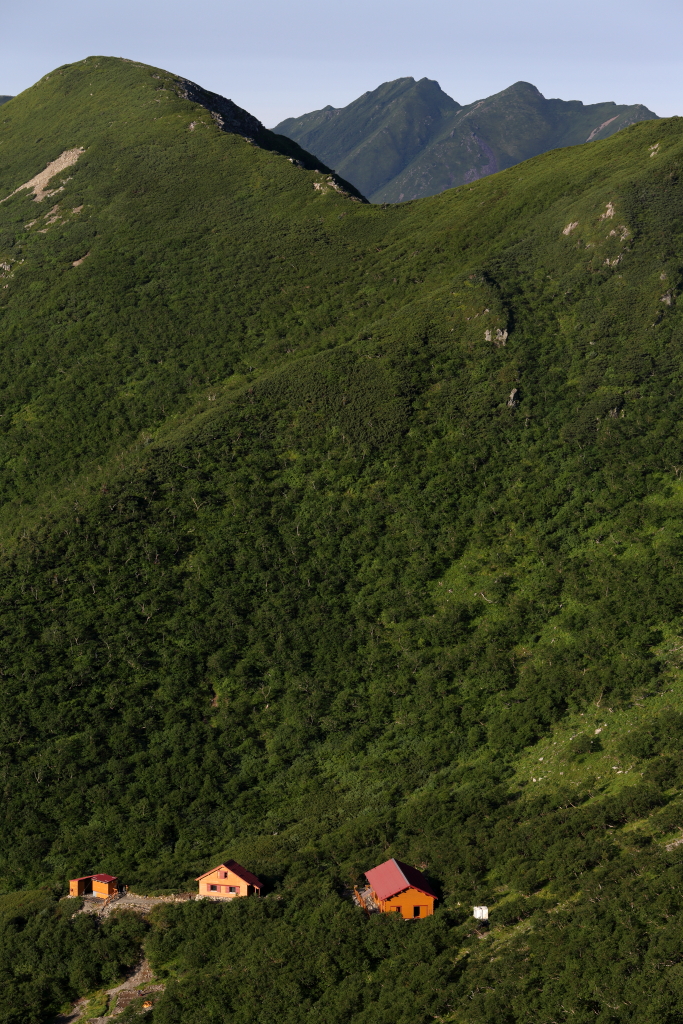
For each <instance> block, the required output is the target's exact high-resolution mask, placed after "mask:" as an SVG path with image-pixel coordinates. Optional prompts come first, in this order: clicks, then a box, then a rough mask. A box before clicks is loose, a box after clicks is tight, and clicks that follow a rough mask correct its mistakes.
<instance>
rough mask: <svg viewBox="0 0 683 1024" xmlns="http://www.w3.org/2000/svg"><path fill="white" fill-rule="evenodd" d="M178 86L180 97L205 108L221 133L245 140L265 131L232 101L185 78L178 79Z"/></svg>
mask: <svg viewBox="0 0 683 1024" xmlns="http://www.w3.org/2000/svg"><path fill="white" fill-rule="evenodd" d="M178 85H179V87H180V94H181V96H182V97H183V98H184V99H186V100H191V101H192V102H193V103H199V104H200V105H201V106H202V107H206V109H207V110H208V111H209V113H210V114H211V116H212V117H213V119H214V121H215V122H216V124H217V125H218V126H219V128H222V129H223V131H225V132H231V133H232V134H233V135H242V136H243V137H244V138H245V139H254V138H256V136H257V135H259V134H260V133H261V132H263V131H265V128H264V126H263V125H262V124H261V122H260V121H259V120H258V118H256V117H254V115H253V114H250V113H249V111H248V110H243V109H242V107H238V106H237V104H236V103H233V101H232V100H227V99H226V98H225V97H224V96H219V95H218V93H216V92H209V91H208V89H203V88H202V87H201V85H197V83H196V82H190V81H188V79H186V78H179V79H178Z"/></svg>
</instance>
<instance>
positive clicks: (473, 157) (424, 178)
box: [273, 78, 657, 203]
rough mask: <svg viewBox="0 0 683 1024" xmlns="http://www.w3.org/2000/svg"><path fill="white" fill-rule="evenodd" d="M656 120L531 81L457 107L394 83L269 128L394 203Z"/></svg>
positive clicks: (412, 84)
mask: <svg viewBox="0 0 683 1024" xmlns="http://www.w3.org/2000/svg"><path fill="white" fill-rule="evenodd" d="M656 117H657V115H656V114H654V113H653V112H652V111H651V110H648V108H647V107H644V106H643V105H642V104H633V105H631V106H624V105H618V104H616V103H592V104H588V105H585V104H584V103H582V102H581V101H580V100H569V101H566V100H556V99H546V98H545V96H543V95H542V93H541V92H539V90H538V89H537V88H536V86H534V85H531V84H530V83H528V82H516V83H515V84H514V85H511V86H510V87H509V88H508V89H504V90H503V91H502V92H499V93H496V94H495V95H493V96H489V97H488V98H487V99H483V100H477V101H476V102H475V103H470V104H468V105H467V106H461V105H460V104H459V103H456V101H455V100H453V99H451V97H450V96H448V95H447V94H446V93H445V92H444V91H443V89H442V88H441V86H440V85H439V83H438V82H434V81H432V80H431V79H429V78H422V79H420V80H419V81H418V82H416V81H415V79H414V78H398V79H396V81H394V82H385V83H384V84H383V85H380V86H379V88H378V89H375V90H374V91H372V92H366V93H364V94H363V95H362V96H360V97H359V98H358V99H357V100H354V101H353V103H349V105H348V106H346V107H331V106H327V107H324V108H323V109H322V110H314V111H312V112H311V113H310V114H303V115H302V116H301V117H297V118H288V119H287V120H285V121H282V122H281V123H280V124H279V125H277V126H276V128H274V129H273V130H274V131H275V132H278V133H280V134H281V135H286V136H288V137H289V138H290V139H293V140H294V141H295V142H298V143H299V145H301V146H303V147H304V148H305V149H308V150H310V151H311V152H313V153H316V154H317V155H318V156H319V157H320V158H321V159H322V160H325V162H326V163H328V164H330V165H331V166H332V167H335V168H337V169H338V171H339V173H340V174H343V175H344V177H346V178H348V180H349V181H352V182H353V183H354V185H355V186H356V187H357V188H358V189H360V191H361V192H362V193H363V194H364V195H366V196H368V198H369V199H370V201H371V202H373V203H384V202H390V203H394V202H401V201H405V200H408V199H418V198H420V197H421V196H430V195H436V194H437V193H439V192H443V191H444V190H445V189H447V188H453V187H454V186H456V185H462V184H466V183H467V182H472V181H476V180H477V179H478V178H483V177H486V175H488V174H494V173H495V172H496V171H502V170H504V169H505V168H506V167H511V166H512V165H513V164H517V163H520V161H522V160H527V159H529V158H530V157H532V156H537V155H538V154H539V153H545V152H546V151H547V150H550V149H558V148H559V147H561V146H574V145H578V144H579V143H582V142H592V141H593V140H595V139H605V138H607V137H608V136H610V135H614V134H615V132H618V131H619V130H620V129H621V128H625V127H626V126H627V125H629V124H634V123H635V122H637V121H647V120H651V119H652V118H656Z"/></svg>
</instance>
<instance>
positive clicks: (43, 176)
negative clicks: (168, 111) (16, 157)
mask: <svg viewBox="0 0 683 1024" xmlns="http://www.w3.org/2000/svg"><path fill="white" fill-rule="evenodd" d="M81 153H85V150H84V149H65V150H64V152H63V153H62V155H61V156H58V157H57V159H56V160H53V161H52V162H51V163H49V164H48V165H47V167H46V168H45V170H44V171H41V172H40V174H36V176H35V178H31V180H30V181H27V182H26V183H25V184H24V185H20V186H19V188H15V190H14V192H10V194H9V195H8V196H5V198H4V199H2V200H0V202H3V203H5V202H7V200H8V199H11V198H12V196H15V195H16V194H17V192H22V191H23V189H25V188H30V189H33V195H34V198H35V201H36V202H37V203H39V202H40V201H41V200H42V199H44V198H45V195H46V193H47V185H48V182H49V181H50V180H51V179H52V178H54V176H55V174H59V172H60V171H65V170H66V169H67V167H73V165H74V164H75V163H76V161H77V160H78V158H79V156H80V155H81Z"/></svg>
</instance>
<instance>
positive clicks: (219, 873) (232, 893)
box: [195, 860, 263, 900]
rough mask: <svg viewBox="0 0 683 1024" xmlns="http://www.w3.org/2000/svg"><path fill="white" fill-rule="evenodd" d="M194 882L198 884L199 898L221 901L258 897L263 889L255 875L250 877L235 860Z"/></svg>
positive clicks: (250, 874)
mask: <svg viewBox="0 0 683 1024" xmlns="http://www.w3.org/2000/svg"><path fill="white" fill-rule="evenodd" d="M195 881H196V882H199V895H200V896H212V897H213V898H214V899H222V900H233V899H235V897H236V896H252V895H256V896H260V895H261V889H262V888H263V886H262V885H261V883H260V881H259V880H258V878H257V877H256V875H252V873H251V871H247V869H246V868H243V867H242V865H241V864H238V863H237V861H236V860H229V861H227V863H225V864H219V865H218V867H217V868H211V870H210V871H205V872H204V874H203V875H200V876H199V878H196V879H195Z"/></svg>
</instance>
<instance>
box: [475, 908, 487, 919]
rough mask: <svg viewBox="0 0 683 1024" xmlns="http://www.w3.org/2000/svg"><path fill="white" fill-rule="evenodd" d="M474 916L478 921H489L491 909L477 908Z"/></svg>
mask: <svg viewBox="0 0 683 1024" xmlns="http://www.w3.org/2000/svg"><path fill="white" fill-rule="evenodd" d="M474 916H475V918H476V919H477V921H488V919H489V908H488V907H475V908H474Z"/></svg>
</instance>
